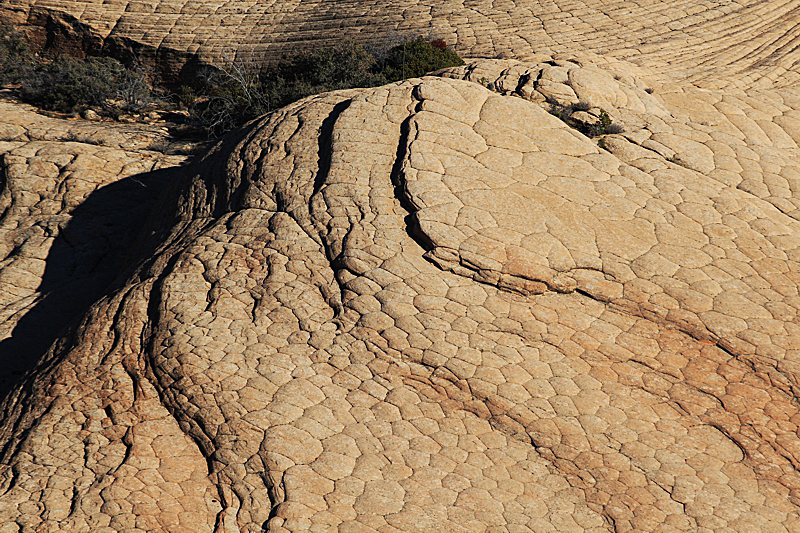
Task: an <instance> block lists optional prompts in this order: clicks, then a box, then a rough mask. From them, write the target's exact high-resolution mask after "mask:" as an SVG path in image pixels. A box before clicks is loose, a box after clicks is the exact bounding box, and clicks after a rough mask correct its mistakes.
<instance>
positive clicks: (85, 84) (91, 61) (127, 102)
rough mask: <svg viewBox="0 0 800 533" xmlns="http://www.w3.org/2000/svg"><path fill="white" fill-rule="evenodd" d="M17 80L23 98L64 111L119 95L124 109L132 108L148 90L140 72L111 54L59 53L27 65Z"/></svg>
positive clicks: (94, 103) (100, 102)
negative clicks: (77, 56) (78, 56)
mask: <svg viewBox="0 0 800 533" xmlns="http://www.w3.org/2000/svg"><path fill="white" fill-rule="evenodd" d="M20 84H21V85H20V97H21V98H22V99H23V100H24V101H26V102H28V103H30V104H33V105H36V106H39V107H41V108H44V109H50V110H54V111H63V112H71V111H76V110H78V109H84V108H87V107H91V106H101V105H104V104H105V103H106V102H107V100H109V99H111V98H119V99H120V100H121V101H122V103H123V105H122V107H123V108H124V109H125V110H128V111H130V110H135V109H136V108H137V107H139V106H140V105H141V104H142V103H143V102H144V101H145V100H146V99H147V98H148V97H149V94H150V89H149V85H148V84H147V80H146V79H145V78H144V76H143V74H142V73H141V72H137V71H134V70H127V69H126V68H125V67H124V66H123V65H122V63H120V62H119V61H117V60H115V59H112V58H110V57H90V58H87V59H83V60H81V59H75V58H72V57H62V58H59V59H57V60H55V61H52V62H50V63H46V64H40V65H37V66H36V67H35V68H32V69H30V70H29V71H28V72H27V73H26V75H25V76H24V77H23V78H22V79H21V80H20Z"/></svg>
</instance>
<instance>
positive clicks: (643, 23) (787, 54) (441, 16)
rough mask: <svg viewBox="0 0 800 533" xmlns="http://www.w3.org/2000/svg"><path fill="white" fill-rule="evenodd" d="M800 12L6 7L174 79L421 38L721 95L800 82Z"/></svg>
mask: <svg viewBox="0 0 800 533" xmlns="http://www.w3.org/2000/svg"><path fill="white" fill-rule="evenodd" d="M799 10H800V0H771V1H769V2H764V1H762V0H736V1H734V0H709V1H705V2H695V1H687V0H670V1H668V2H667V1H652V0H646V1H638V2H630V1H621V0H582V1H571V0H570V1H567V0H550V1H539V0H510V1H505V2H492V1H485V0H480V1H469V2H463V1H459V0H446V1H442V0H436V1H431V0H425V1H420V0H402V1H396V2H392V3H391V4H390V5H388V4H385V3H376V2H364V1H363V0H351V1H349V2H325V1H319V0H312V1H304V2H298V1H294V2H286V1H284V2H274V1H270V2H257V1H253V0H204V1H198V0H120V1H113V2H111V1H104V2H100V1H79V0H1V1H0V21H3V20H5V21H10V22H11V23H13V24H16V25H24V26H26V27H27V31H28V33H29V34H30V36H31V37H33V38H34V39H35V40H37V41H38V42H39V43H40V44H41V45H42V46H48V47H51V48H53V47H54V48H56V49H58V50H62V51H63V50H64V49H82V50H86V51H90V52H93V53H97V52H98V51H99V50H100V49H101V48H103V47H105V48H106V49H109V50H114V51H115V52H116V53H118V54H120V55H122V56H125V57H130V56H131V54H137V55H140V56H142V58H144V59H147V58H149V56H151V55H156V56H157V57H158V65H159V70H160V71H161V70H163V71H165V73H166V74H167V75H168V76H171V77H172V78H173V80H172V81H176V79H177V77H178V72H179V71H180V67H181V65H182V64H183V63H185V62H186V61H187V60H188V59H190V58H192V57H196V58H197V59H199V60H200V61H203V62H211V63H215V64H225V63H227V62H229V61H231V60H233V58H235V57H236V58H239V59H241V60H244V61H250V60H256V61H257V62H262V61H265V60H266V61H274V60H277V59H279V58H280V57H282V56H283V55H293V54H295V53H297V52H298V51H301V50H313V49H315V48H316V47H319V46H320V45H323V46H324V45H325V43H329V42H332V41H338V40H340V39H342V38H353V39H356V40H359V41H362V42H367V43H373V44H380V43H383V44H386V43H387V42H389V43H391V42H393V41H394V40H396V39H397V37H398V36H399V35H410V36H412V37H415V36H416V35H417V34H420V33H421V34H424V35H429V34H430V35H432V36H436V37H439V38H443V39H445V40H446V41H447V42H448V43H449V44H450V45H452V46H453V47H454V48H455V49H456V50H457V51H458V52H459V53H460V54H461V55H465V56H469V57H496V56H497V55H498V54H500V55H503V56H505V57H513V58H516V59H529V58H530V57H531V56H532V54H534V53H540V52H541V53H547V54H553V53H562V52H568V53H575V52H580V51H585V52H594V53H599V54H603V55H609V56H613V57H615V58H621V59H626V60H630V61H634V62H636V63H638V64H641V65H644V66H647V67H650V68H653V69H657V70H658V71H659V72H662V73H669V74H670V75H671V76H674V77H676V78H681V79H683V78H689V79H691V80H692V81H694V82H696V83H704V84H707V85H711V86H719V85H729V84H733V85H735V86H748V87H749V86H753V85H757V86H761V87H769V86H774V85H776V84H780V85H784V86H786V85H792V84H796V83H797V81H798V78H800V73H799V72H798V67H797V65H798V61H800V47H798V38H800V30H799V29H798V26H797V23H796V20H797V16H798V11H799ZM75 51H80V50H75ZM168 71H169V72H168Z"/></svg>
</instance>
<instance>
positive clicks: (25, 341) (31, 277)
mask: <svg viewBox="0 0 800 533" xmlns="http://www.w3.org/2000/svg"><path fill="white" fill-rule="evenodd" d="M0 116H2V123H0V186H2V191H0V360H2V362H3V369H2V372H0V394H5V392H6V391H7V388H8V384H9V380H10V379H11V378H12V377H13V376H15V375H18V374H21V373H22V372H24V371H25V370H27V369H28V367H30V366H31V365H32V364H33V363H35V362H36V359H37V358H38V357H39V356H40V355H41V354H42V353H44V352H45V351H46V350H47V348H48V347H49V346H50V344H52V342H53V341H54V340H55V338H56V337H57V336H58V334H59V333H60V332H61V330H62V328H63V327H65V326H66V325H67V324H69V323H70V322H72V321H75V320H77V319H79V318H80V316H81V315H82V314H83V313H84V312H85V311H86V308H87V307H88V306H89V305H91V304H92V303H93V302H94V301H95V300H97V299H98V298H99V297H100V296H102V295H103V294H104V292H103V291H104V290H105V289H106V286H107V285H108V284H109V283H111V281H113V279H114V278H115V277H116V276H117V275H118V274H119V273H120V269H122V268H123V265H124V263H125V256H126V255H127V247H128V245H127V244H126V243H128V242H130V241H131V240H132V239H133V237H135V234H136V230H137V229H138V227H139V226H140V225H141V223H142V220H143V218H144V217H145V216H146V214H147V212H148V211H149V209H150V205H151V204H152V202H153V200H154V199H155V198H157V197H158V195H159V192H160V191H162V190H163V189H164V188H165V186H166V185H167V184H168V183H169V181H170V175H171V174H174V170H166V169H167V168H170V169H172V168H174V167H175V165H178V164H180V162H182V161H183V160H185V159H186V158H185V156H164V155H163V154H162V153H158V152H154V151H152V150H150V149H149V148H151V147H153V146H158V145H159V144H161V143H163V142H164V140H165V138H166V134H167V132H166V130H165V129H162V128H160V127H152V126H119V125H109V124H107V123H91V122H85V121H74V120H71V121H67V120H57V119H52V118H46V117H43V116H41V115H38V114H37V113H35V112H34V111H33V110H32V108H30V107H29V106H21V105H19V104H15V103H12V102H10V101H0ZM159 169H161V170H159Z"/></svg>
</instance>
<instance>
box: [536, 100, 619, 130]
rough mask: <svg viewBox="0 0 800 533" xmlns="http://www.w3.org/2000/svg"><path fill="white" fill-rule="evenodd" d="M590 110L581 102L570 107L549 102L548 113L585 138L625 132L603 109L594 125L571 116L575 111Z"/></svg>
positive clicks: (586, 104) (587, 104)
mask: <svg viewBox="0 0 800 533" xmlns="http://www.w3.org/2000/svg"><path fill="white" fill-rule="evenodd" d="M590 109H591V105H590V104H589V103H588V102H586V101H583V100H582V101H580V102H577V103H575V104H572V105H562V104H559V103H557V102H551V103H550V107H549V109H548V111H549V113H550V114H551V115H553V116H554V117H556V118H558V119H559V120H561V121H562V122H564V123H565V124H567V125H568V126H569V127H571V128H574V129H576V130H578V131H580V132H581V133H583V134H584V135H586V136H587V137H600V136H602V135H609V134H614V133H622V132H623V131H625V128H624V127H622V125H621V124H616V123H614V122H613V120H612V119H611V115H609V114H608V111H606V110H605V109H600V111H599V112H598V116H597V121H596V122H594V123H587V122H584V121H582V120H578V119H576V118H575V117H574V116H573V114H574V113H575V112H576V111H582V112H586V111H589V110H590Z"/></svg>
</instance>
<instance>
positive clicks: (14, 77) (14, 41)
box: [0, 27, 34, 85]
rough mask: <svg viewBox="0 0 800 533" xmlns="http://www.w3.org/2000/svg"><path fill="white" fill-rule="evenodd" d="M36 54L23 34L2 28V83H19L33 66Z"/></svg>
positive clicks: (0, 29)
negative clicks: (31, 50)
mask: <svg viewBox="0 0 800 533" xmlns="http://www.w3.org/2000/svg"><path fill="white" fill-rule="evenodd" d="M33 61H34V56H33V54H31V52H30V49H29V48H28V44H27V43H26V42H25V40H24V39H23V38H22V36H21V35H20V34H19V33H17V32H15V31H13V30H11V29H8V28H5V27H3V28H0V85H6V84H8V83H18V82H19V80H20V78H22V77H23V76H24V74H25V73H26V72H27V71H28V70H29V69H30V68H32V66H33Z"/></svg>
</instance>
